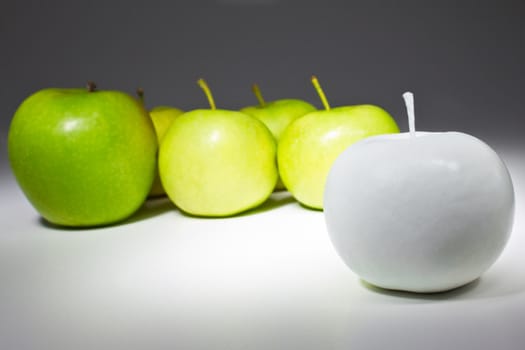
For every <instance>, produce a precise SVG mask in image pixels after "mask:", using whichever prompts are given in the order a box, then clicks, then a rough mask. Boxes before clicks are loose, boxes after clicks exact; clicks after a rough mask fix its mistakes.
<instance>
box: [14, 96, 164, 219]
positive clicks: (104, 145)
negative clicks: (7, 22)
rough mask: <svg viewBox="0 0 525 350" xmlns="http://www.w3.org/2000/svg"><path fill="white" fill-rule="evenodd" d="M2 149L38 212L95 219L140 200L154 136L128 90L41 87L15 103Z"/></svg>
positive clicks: (127, 210)
mask: <svg viewBox="0 0 525 350" xmlns="http://www.w3.org/2000/svg"><path fill="white" fill-rule="evenodd" d="M8 149H9V160H10V163H11V167H12V170H13V172H14V175H15V177H16V179H17V181H18V183H19V185H20V187H21V188H22V190H23V192H24V194H25V195H26V196H27V198H28V199H29V201H30V202H31V204H32V205H33V206H34V207H35V208H36V210H37V211H38V212H39V213H40V214H41V215H42V216H43V217H44V218H45V219H46V220H48V221H50V222H52V223H54V224H58V225H65V226H96V225H104V224H110V223H113V222H117V221H120V220H122V219H124V218H126V217H128V216H130V215H131V214H132V213H133V212H135V211H136V210H137V209H138V208H139V207H140V206H141V204H142V203H143V202H144V200H145V198H146V196H147V195H148V192H149V190H150V188H151V184H152V181H153V175H154V170H155V154H156V151H157V141H156V138H155V132H154V130H153V125H152V122H151V120H150V119H149V117H148V114H147V112H146V111H145V110H144V108H143V107H142V105H141V104H140V102H138V101H137V100H136V99H135V98H133V97H131V96H129V95H128V94H125V93H123V92H118V91H102V90H101V91H96V90H95V91H88V90H87V89H44V90H41V91H38V92H36V93H35V94H33V95H31V96H30V97H28V98H27V99H26V100H25V101H24V102H23V103H22V104H21V105H20V107H19V108H18V110H17V111H16V113H15V115H14V117H13V120H12V123H11V126H10V130H9V137H8Z"/></svg>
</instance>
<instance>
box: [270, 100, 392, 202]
mask: <svg viewBox="0 0 525 350" xmlns="http://www.w3.org/2000/svg"><path fill="white" fill-rule="evenodd" d="M398 132H399V128H398V126H397V124H396V122H395V121H394V119H393V118H392V117H391V116H390V114H388V112H386V111H385V110H384V109H382V108H380V107H378V106H374V105H356V106H344V107H336V108H332V109H330V110H319V111H315V112H311V113H308V114H306V115H305V116H303V117H301V118H299V119H297V120H296V121H294V122H293V123H292V124H290V126H289V127H288V128H287V129H286V130H285V131H284V133H283V135H282V137H281V139H280V141H279V144H278V149H277V161H278V166H279V171H280V175H281V178H282V180H283V182H284V185H285V186H286V188H287V189H288V191H290V192H291V193H292V195H293V196H294V197H295V198H296V199H297V200H298V201H299V202H300V203H301V204H303V205H304V206H306V207H309V208H313V209H323V193H324V185H325V181H326V176H327V175H328V171H329V170H330V167H331V166H332V163H333V161H334V160H335V159H336V158H337V156H338V155H339V154H340V153H341V152H342V151H344V150H345V149H346V148H347V147H348V146H350V145H351V144H353V143H354V142H356V141H359V140H361V139H363V138H366V137H368V136H372V135H378V134H388V133H398Z"/></svg>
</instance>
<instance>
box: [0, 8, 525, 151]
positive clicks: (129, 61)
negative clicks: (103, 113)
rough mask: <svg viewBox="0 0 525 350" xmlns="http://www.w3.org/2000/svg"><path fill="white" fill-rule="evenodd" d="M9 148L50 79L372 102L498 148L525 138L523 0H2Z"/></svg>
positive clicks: (236, 100)
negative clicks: (21, 118)
mask: <svg viewBox="0 0 525 350" xmlns="http://www.w3.org/2000/svg"><path fill="white" fill-rule="evenodd" d="M0 49H1V54H0V81H1V82H2V86H1V87H0V118H1V120H0V122H1V127H0V129H2V158H4V159H5V138H6V133H7V129H8V125H9V122H10V120H11V118H12V115H13V114H14V112H15V110H16V108H17V106H18V105H19V103H20V102H21V101H22V100H23V99H24V98H25V97H26V96H28V95H29V94H30V93H32V92H34V91H36V90H38V89H41V88H45V87H78V86H83V85H84V84H85V82H86V81H87V80H94V81H96V82H97V83H98V85H99V87H100V88H101V89H121V90H125V91H128V92H130V93H133V92H134V90H135V88H136V87H138V86H141V87H143V88H144V89H145V90H146V94H147V95H146V98H147V105H148V106H149V107H152V106H154V105H158V104H169V105H174V106H178V107H180V108H183V109H192V108H197V107H203V106H206V100H205V98H204V96H203V95H202V93H201V91H200V89H199V88H198V87H197V85H196V84H195V81H196V80H197V79H198V78H199V77H204V78H206V79H207V80H208V82H209V84H210V85H211V87H212V89H213V92H214V95H215V98H216V101H217V104H218V106H219V107H222V108H234V109H237V108H240V107H243V106H245V105H248V104H254V103H255V98H254V97H253V96H252V94H251V91H250V84H251V83H253V82H258V83H259V84H260V85H261V87H262V89H263V94H264V95H265V97H266V99H268V100H272V99H278V98H284V97H297V98H303V99H306V100H308V101H310V102H312V103H314V104H316V105H317V106H319V107H321V103H320V102H319V100H318V98H317V96H316V94H315V92H314V89H313V88H312V86H311V84H310V82H309V77H310V75H311V74H316V75H318V76H319V78H320V80H321V83H322V85H323V87H324V89H325V90H326V93H327V95H328V98H329V100H330V102H331V104H332V105H333V106H336V105H345V104H359V103H374V104H378V105H381V106H383V107H384V108H385V109H387V110H388V111H389V112H390V113H391V114H393V115H394V117H395V118H396V120H397V121H398V123H399V125H400V127H401V128H402V129H404V130H406V125H407V123H406V117H405V111H404V106H403V102H402V99H401V94H402V93H403V92H404V91H406V90H411V91H413V92H414V93H415V95H416V114H417V123H416V126H417V127H418V129H420V130H430V131H434V130H436V131H437V130H459V131H464V132H468V133H471V134H474V135H476V136H478V137H480V138H482V139H484V140H485V141H487V142H489V143H490V144H492V145H493V146H494V147H496V148H497V147H499V145H501V144H509V143H513V142H514V141H516V140H518V139H519V138H520V136H522V135H523V127H524V125H525V121H524V118H523V116H522V111H523V110H524V107H525V99H524V98H523V91H524V83H525V2H523V1H520V0H502V1H449V0H444V1H443V0H441V1H416V0H414V1H407V0H402V1H386V0H385V1H377V0H371V1H370V0H367V1H333V0H326V1H293V0H291V1H286V0H217V1H202V0H199V1H159V0H152V1H138V0H129V1H125V2H124V1H118V2H117V1H103V0H92V1H71V0H69V1H66V0H49V1H27V0H26V1H15V0H3V1H2V4H1V5H0Z"/></svg>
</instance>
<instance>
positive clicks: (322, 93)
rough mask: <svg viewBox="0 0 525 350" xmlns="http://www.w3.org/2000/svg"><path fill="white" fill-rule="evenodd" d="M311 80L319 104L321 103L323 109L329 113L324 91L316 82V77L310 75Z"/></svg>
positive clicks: (317, 81)
mask: <svg viewBox="0 0 525 350" xmlns="http://www.w3.org/2000/svg"><path fill="white" fill-rule="evenodd" d="M311 80H312V84H313V85H314V88H315V90H316V91H317V94H318V95H319V98H321V102H322V103H323V106H324V109H326V110H327V111H329V110H330V105H329V104H328V100H327V99H326V95H325V94H324V91H323V89H322V88H321V84H319V80H317V77H316V76H315V75H312V78H311Z"/></svg>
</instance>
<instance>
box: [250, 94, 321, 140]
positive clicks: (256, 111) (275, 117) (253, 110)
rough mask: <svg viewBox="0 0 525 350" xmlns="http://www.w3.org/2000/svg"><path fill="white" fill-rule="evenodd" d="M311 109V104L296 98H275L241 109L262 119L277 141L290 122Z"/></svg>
mask: <svg viewBox="0 0 525 350" xmlns="http://www.w3.org/2000/svg"><path fill="white" fill-rule="evenodd" d="M313 111H315V107H314V106H313V105H311V104H310V103H308V102H306V101H303V100H298V99H281V100H275V101H271V102H266V103H265V104H264V105H262V106H261V105H258V106H249V107H245V108H243V109H241V112H242V113H246V114H249V115H251V116H252V117H255V118H257V119H259V120H260V121H262V122H263V123H264V125H266V126H267V127H268V129H270V131H271V132H272V134H273V136H274V137H275V139H276V140H277V141H279V139H280V138H281V135H282V134H283V132H284V130H285V129H286V128H287V127H288V125H290V123H292V122H293V121H294V120H296V119H297V118H299V117H302V116H303V115H305V114H307V113H309V112H313Z"/></svg>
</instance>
